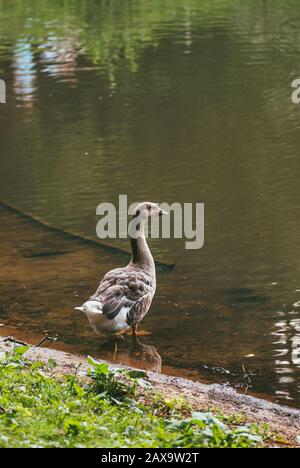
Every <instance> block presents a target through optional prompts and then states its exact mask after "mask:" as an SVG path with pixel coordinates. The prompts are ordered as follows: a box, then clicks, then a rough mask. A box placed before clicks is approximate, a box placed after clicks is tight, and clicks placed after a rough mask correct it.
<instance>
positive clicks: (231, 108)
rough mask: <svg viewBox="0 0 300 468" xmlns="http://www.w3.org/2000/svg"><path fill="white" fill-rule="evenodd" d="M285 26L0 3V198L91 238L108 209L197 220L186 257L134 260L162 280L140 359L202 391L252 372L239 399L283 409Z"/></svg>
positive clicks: (245, 9)
mask: <svg viewBox="0 0 300 468" xmlns="http://www.w3.org/2000/svg"><path fill="white" fill-rule="evenodd" d="M299 20H300V5H299V2H298V1H296V0H294V1H293V0H287V1H283V0H277V1H276V0H272V1H268V0H266V1H262V0H261V1H260V0H248V1H244V0H180V1H179V0H131V1H130V0H110V1H101V0H98V1H96V0H87V1H75V0H73V1H71V0H69V1H67V0H61V1H58V0H51V1H50V0H39V1H33V0H10V1H9V2H8V1H5V0H2V1H1V0H0V78H2V79H5V80H6V83H7V104H5V105H0V151H1V156H0V198H2V199H5V200H8V201H10V202H13V203H15V204H17V205H19V206H20V207H22V208H24V209H27V210H30V211H32V212H33V213H35V214H38V215H39V216H42V217H43V218H44V219H46V220H47V221H48V222H50V223H52V224H53V225H55V226H57V227H61V228H64V229H67V230H69V231H72V232H75V233H79V234H84V235H85V236H88V237H91V238H95V226H96V217H95V210H96V206H97V205H98V204H99V203H100V202H102V201H110V202H117V200H118V196H119V194H127V195H128V198H129V201H130V202H133V201H141V200H144V199H147V200H153V201H156V200H158V201H160V202H161V201H166V202H173V201H179V202H182V203H183V202H194V203H196V202H202V203H205V247H204V248H203V249H201V250H198V251H188V250H186V249H185V246H184V240H178V239H171V240H166V239H161V240H155V241H152V242H151V248H152V250H153V253H154V255H155V256H156V258H158V259H160V260H162V261H165V262H171V263H172V262H174V263H176V269H175V270H174V271H173V272H170V273H169V274H164V275H163V277H162V278H161V279H160V281H159V288H158V293H157V298H156V302H155V306H154V307H153V310H152V312H151V313H150V314H149V317H148V318H147V320H146V322H147V324H145V326H146V325H147V326H148V328H151V329H152V331H153V335H152V338H151V340H150V341H151V343H152V344H153V345H155V346H157V348H158V349H159V350H160V353H161V355H162V360H163V362H165V363H166V364H170V365H172V366H176V367H178V368H181V369H184V370H186V371H190V372H197V371H198V370H199V369H200V368H202V366H203V365H208V367H209V369H212V368H218V369H216V370H215V371H214V373H215V377H214V378H215V380H216V381H218V375H219V371H220V373H222V370H221V369H219V368H225V369H226V370H229V371H230V372H233V373H234V372H240V371H241V367H242V363H243V362H244V363H245V364H246V366H247V368H248V369H249V371H256V369H260V378H257V381H256V380H255V379H254V383H253V388H254V390H259V391H263V392H266V393H268V394H270V395H271V396H273V397H275V398H277V399H280V400H281V401H294V404H299V401H300V387H299V384H300V374H299V369H300V352H297V347H300V317H299V309H295V308H294V307H293V304H294V303H295V302H297V301H299V300H300V262H299V258H300V236H299V228H300V216H299V175H300V172H299V170H300V158H299V148H300V106H296V105H294V104H292V102H291V83H292V81H293V80H294V79H295V78H298V77H299V76H300V67H299V53H300V30H299ZM0 229H1V228H0ZM111 243H113V244H115V243H116V244H117V245H119V246H121V247H124V248H128V245H127V242H126V241H122V242H121V241H117V242H114V241H112V242H111ZM99 279H100V278H99ZM97 281H98V278H95V282H97ZM57 294H58V295H59V291H58V292H57ZM76 305H77V304H76ZM41 330H43V320H42V318H41ZM91 334H92V332H91ZM74 347H75V349H76V336H74ZM250 354H251V355H252V354H254V355H255V356H254V357H253V358H245V356H248V355H250Z"/></svg>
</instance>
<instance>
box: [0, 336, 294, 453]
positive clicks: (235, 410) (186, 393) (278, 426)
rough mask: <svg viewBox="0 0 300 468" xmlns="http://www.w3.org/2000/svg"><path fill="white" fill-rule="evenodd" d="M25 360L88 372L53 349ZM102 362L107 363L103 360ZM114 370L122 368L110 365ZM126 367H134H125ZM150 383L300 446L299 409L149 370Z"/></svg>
mask: <svg viewBox="0 0 300 468" xmlns="http://www.w3.org/2000/svg"><path fill="white" fill-rule="evenodd" d="M13 346H15V343H14V341H13V339H10V338H9V337H4V336H0V352H4V351H9V350H11V349H12V347H13ZM26 358H27V359H29V360H32V361H43V362H47V361H48V360H49V359H53V360H55V361H56V363H57V368H56V370H55V373H56V374H57V375H59V374H66V373H72V372H74V370H76V369H77V371H78V369H80V370H79V372H85V371H86V370H87V367H88V364H87V359H86V358H85V357H84V356H80V355H76V354H71V353H66V352H63V351H59V350H56V349H53V348H47V347H43V348H42V347H34V346H30V348H29V350H28V351H27V353H26ZM99 362H107V361H104V360H100V359H99ZM109 365H110V366H111V367H119V366H117V365H116V364H111V363H109ZM122 367H124V368H127V369H129V368H131V369H132V367H128V366H122ZM147 376H148V380H149V382H150V383H151V385H152V387H153V389H154V391H156V392H158V393H160V394H162V395H165V396H167V397H168V398H172V397H176V396H181V397H184V398H185V399H186V400H187V401H188V402H189V403H190V404H191V406H192V407H193V409H194V410H198V411H221V412H222V413H224V414H226V415H230V416H231V415H242V416H243V417H244V418H245V419H246V420H247V422H249V423H255V424H257V425H259V426H262V425H264V424H267V425H268V427H269V430H270V431H271V432H272V433H274V434H277V435H279V436H281V439H282V441H283V442H280V443H279V446H282V445H284V446H290V447H300V443H299V441H298V439H297V437H298V436H299V435H300V410H297V409H293V408H289V407H286V406H281V405H278V404H274V403H270V402H268V401H266V400H263V399H259V398H255V397H252V396H246V395H242V394H239V393H238V392H236V391H235V390H234V389H232V388H230V387H225V386H223V385H219V384H212V385H208V384H203V383H200V382H195V381H191V380H188V379H184V378H181V377H176V376H170V375H165V374H159V373H157V372H153V371H149V370H148V371H147Z"/></svg>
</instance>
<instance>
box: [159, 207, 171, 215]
mask: <svg viewBox="0 0 300 468" xmlns="http://www.w3.org/2000/svg"><path fill="white" fill-rule="evenodd" d="M168 214H169V213H167V211H164V210H162V209H161V208H160V209H159V216H165V215H168Z"/></svg>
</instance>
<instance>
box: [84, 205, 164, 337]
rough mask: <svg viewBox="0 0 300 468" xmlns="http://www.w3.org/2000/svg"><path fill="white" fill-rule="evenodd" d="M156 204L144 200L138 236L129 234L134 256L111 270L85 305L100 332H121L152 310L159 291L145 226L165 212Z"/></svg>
mask: <svg viewBox="0 0 300 468" xmlns="http://www.w3.org/2000/svg"><path fill="white" fill-rule="evenodd" d="M164 213H165V212H163V211H162V210H161V209H160V208H159V207H158V206H157V205H155V204H154V203H142V204H140V205H138V207H137V208H136V210H135V214H134V218H137V217H138V218H139V219H138V220H137V221H138V222H137V223H136V224H137V228H138V235H137V236H132V237H130V241H131V249H132V259H131V262H130V263H129V265H127V266H126V267H124V268H117V269H114V270H111V271H110V272H108V273H107V274H106V275H105V276H104V278H103V280H102V281H101V283H100V285H99V287H98V289H97V291H96V293H95V294H94V295H93V296H92V297H91V298H90V299H89V300H88V301H87V302H86V303H85V304H83V306H82V307H76V309H77V310H80V311H81V312H83V313H84V314H85V315H86V316H87V318H88V320H89V323H90V325H91V327H92V328H93V329H94V331H95V332H96V333H97V334H102V333H105V332H106V333H113V334H119V333H120V334H121V333H122V332H125V331H126V330H127V329H128V328H130V327H132V330H133V334H136V329H137V325H138V324H139V323H140V321H141V320H142V319H143V318H144V317H145V315H146V314H147V312H148V311H149V309H150V306H151V303H152V299H153V297H154V294H155V291H156V272H155V263H154V260H153V257H152V254H151V252H150V249H149V247H148V245H147V242H146V238H145V232H144V226H145V222H146V219H147V217H150V216H155V215H161V214H164Z"/></svg>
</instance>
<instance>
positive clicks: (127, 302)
mask: <svg viewBox="0 0 300 468" xmlns="http://www.w3.org/2000/svg"><path fill="white" fill-rule="evenodd" d="M154 293H155V285H154V282H153V280H152V279H151V277H150V276H149V275H148V274H146V273H145V272H144V271H141V270H132V271H129V270H128V269H126V268H118V269H116V270H112V271H111V272H109V273H107V275H106V276H105V277H104V279H103V281H102V282H101V283H100V286H99V288H98V290H97V292H96V294H95V296H94V297H93V299H97V300H99V301H100V302H101V304H102V312H103V314H104V315H105V316H106V317H107V319H109V320H113V319H115V318H116V317H117V315H118V314H119V313H120V312H121V311H123V310H124V308H125V309H127V322H128V325H133V324H135V323H137V322H138V321H140V320H142V318H143V317H144V316H145V315H146V313H147V312H148V310H149V307H150V305H151V302H152V298H153V296H154Z"/></svg>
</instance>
